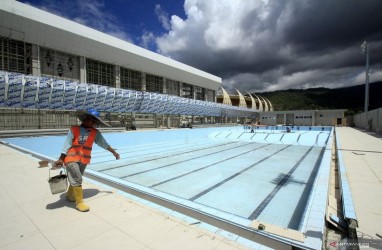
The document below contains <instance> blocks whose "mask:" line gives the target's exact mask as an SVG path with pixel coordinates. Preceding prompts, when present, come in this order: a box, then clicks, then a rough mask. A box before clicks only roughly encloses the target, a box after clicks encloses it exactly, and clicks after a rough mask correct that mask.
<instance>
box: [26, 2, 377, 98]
mask: <svg viewBox="0 0 382 250" xmlns="http://www.w3.org/2000/svg"><path fill="white" fill-rule="evenodd" d="M21 2H24V3H29V4H31V5H33V6H35V7H38V8H41V9H44V10H47V11H49V12H52V13H55V14H58V15H60V16H63V17H66V18H69V19H72V20H74V21H76V22H79V23H81V24H84V25H86V26H89V27H91V28H94V29H97V30H100V31H102V32H105V33H107V34H110V35H113V36H116V37H118V38H121V39H123V40H126V41H128V42H131V43H134V44H136V45H138V46H141V47H144V48H147V49H149V50H152V51H154V52H157V53H160V54H162V55H164V56H168V57H171V58H172V59H174V60H177V61H180V62H183V63H185V64H188V65H191V66H193V67H195V68H198V69H201V70H203V71H206V72H209V73H211V74H214V75H217V76H219V77H221V78H222V79H223V87H224V88H225V89H226V90H228V91H229V92H233V91H234V89H235V88H236V89H238V90H239V91H241V92H242V93H245V92H264V91H274V90H282V89H290V88H299V89H304V88H310V87H328V88H338V87H344V86H352V85H358V84H363V83H365V63H366V57H365V56H364V55H362V53H361V49H360V45H361V44H362V43H363V41H365V40H366V41H367V42H368V44H369V52H370V82H376V81H382V0H288V1H286V0H142V1H136V0H112V1H107V0H103V1H102V0H59V1H55V0H22V1H21Z"/></svg>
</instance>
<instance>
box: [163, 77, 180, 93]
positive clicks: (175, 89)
mask: <svg viewBox="0 0 382 250" xmlns="http://www.w3.org/2000/svg"><path fill="white" fill-rule="evenodd" d="M166 94H168V95H176V96H179V82H177V81H173V80H170V79H167V80H166Z"/></svg>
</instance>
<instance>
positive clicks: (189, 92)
mask: <svg viewBox="0 0 382 250" xmlns="http://www.w3.org/2000/svg"><path fill="white" fill-rule="evenodd" d="M182 85H183V86H182V91H181V93H180V96H181V97H185V98H190V99H194V86H193V85H191V84H187V83H183V84H182Z"/></svg>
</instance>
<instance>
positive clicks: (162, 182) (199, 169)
mask: <svg viewBox="0 0 382 250" xmlns="http://www.w3.org/2000/svg"><path fill="white" fill-rule="evenodd" d="M269 145H271V144H267V145H264V146H261V147H258V148H254V149H251V150H248V151H245V152H243V153H240V154H237V155H234V156H231V157H228V158H225V159H222V160H220V161H217V162H214V163H212V164H209V165H206V166H204V167H201V168H198V169H195V170H193V171H190V172H187V173H184V174H181V175H178V176H175V177H173V178H170V179H168V180H164V181H161V182H159V183H156V184H153V185H151V186H150V188H153V187H156V186H159V185H162V184H165V183H167V182H170V181H173V180H176V179H179V178H181V177H184V176H186V175H189V174H193V173H195V172H198V171H201V170H203V169H206V168H209V167H212V166H214V165H217V164H219V163H222V162H225V161H228V160H231V159H234V158H237V157H239V156H242V155H245V154H248V153H250V152H253V151H256V150H258V149H261V148H264V147H267V146H269Z"/></svg>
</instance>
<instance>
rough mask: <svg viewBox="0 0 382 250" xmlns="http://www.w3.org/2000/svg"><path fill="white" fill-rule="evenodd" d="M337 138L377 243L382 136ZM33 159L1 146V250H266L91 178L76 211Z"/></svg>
mask: <svg viewBox="0 0 382 250" xmlns="http://www.w3.org/2000/svg"><path fill="white" fill-rule="evenodd" d="M337 135H338V136H339V137H340V143H341V148H340V150H341V151H342V155H343V157H344V162H345V165H346V169H347V174H348V180H349V183H350V188H351V192H352V197H353V201H354V206H355V209H356V215H357V219H358V223H359V228H358V231H359V232H360V233H362V234H363V235H365V237H366V236H367V235H368V236H370V237H373V239H377V240H378V242H379V239H378V237H376V233H378V234H380V235H382V223H381V222H382V201H381V194H382V139H381V138H378V137H375V136H373V135H370V134H367V133H365V132H362V131H359V130H356V129H353V128H348V127H341V128H338V129H337ZM38 161H39V160H38V159H36V158H34V157H31V156H29V155H27V154H24V153H21V152H18V151H16V150H13V149H11V148H9V147H7V146H5V145H2V144H0V201H1V203H0V204H1V205H0V249H12V250H13V249H28V250H29V249H39V250H44V249H102V250H103V249H111V250H114V249H129V250H135V249H139V250H141V249H142V250H154V249H155V250H156V249H158V250H159V249H164V250H168V249H169V250H172V249H174V250H178V249H182V250H186V249H190V250H199V249H201V250H204V249H219V250H224V249H227V250H228V249H239V250H244V249H267V248H265V247H261V246H256V244H251V243H248V241H245V240H244V241H239V240H238V239H239V238H237V237H236V236H233V235H231V237H223V236H222V234H219V233H218V232H212V231H210V230H205V229H203V228H201V227H198V226H196V225H194V224H193V223H189V222H187V221H184V220H181V219H179V218H177V217H173V216H171V215H169V214H167V213H164V212H161V211H160V210H157V209H155V208H153V207H150V206H148V205H146V204H145V203H141V202H139V201H137V200H135V199H130V198H128V197H125V196H122V195H120V193H119V192H117V191H116V190H114V189H112V188H107V187H105V186H104V185H97V184H95V183H93V182H92V181H85V183H84V196H85V202H86V203H87V204H88V205H89V206H90V208H91V210H90V211H89V212H87V213H80V212H78V211H77V210H76V209H75V208H74V203H70V202H67V201H66V199H65V196H64V193H63V194H58V195H52V194H51V193H50V189H49V185H48V182H47V179H48V168H38ZM223 235H224V234H223ZM227 235H229V234H227Z"/></svg>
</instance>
